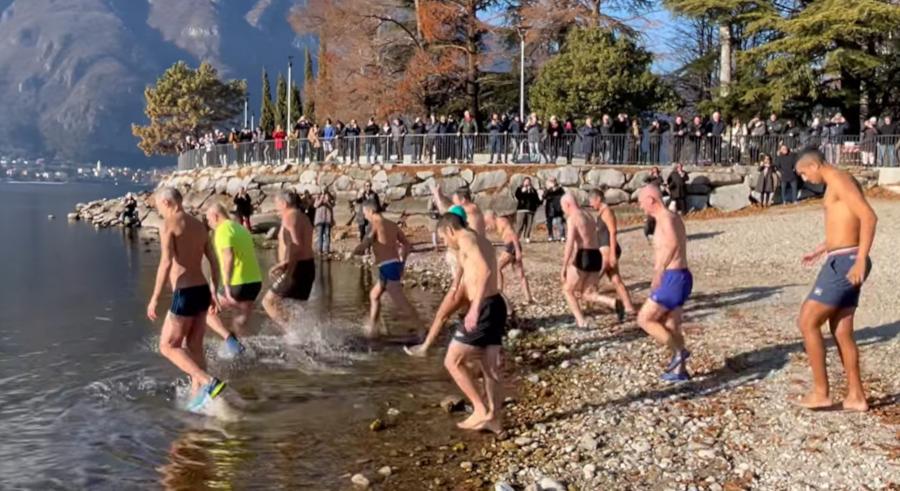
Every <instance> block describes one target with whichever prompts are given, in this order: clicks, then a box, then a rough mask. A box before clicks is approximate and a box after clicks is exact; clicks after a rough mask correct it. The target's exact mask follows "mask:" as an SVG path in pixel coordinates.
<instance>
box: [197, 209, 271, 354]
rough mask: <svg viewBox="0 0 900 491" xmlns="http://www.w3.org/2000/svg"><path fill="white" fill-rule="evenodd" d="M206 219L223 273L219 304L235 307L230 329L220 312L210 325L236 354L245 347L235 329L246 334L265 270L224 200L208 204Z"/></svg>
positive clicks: (245, 230)
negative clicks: (245, 327)
mask: <svg viewBox="0 0 900 491" xmlns="http://www.w3.org/2000/svg"><path fill="white" fill-rule="evenodd" d="M206 223H207V224H208V225H209V226H210V228H212V230H213V245H214V246H215V250H216V257H218V263H219V272H220V273H221V275H222V278H223V279H222V293H221V294H220V295H219V305H220V306H222V308H223V309H234V310H235V311H236V313H235V315H234V319H233V320H232V327H231V329H228V328H226V327H225V324H224V323H222V320H221V318H220V317H219V316H217V315H216V316H212V315H211V316H208V318H207V323H208V324H209V327H210V328H211V329H212V330H213V331H215V332H216V333H217V334H219V335H220V336H222V338H223V339H224V340H225V346H226V347H227V348H228V350H229V351H230V352H231V353H232V354H234V355H237V354H240V353H241V352H243V351H244V346H243V345H242V344H241V343H240V341H238V339H237V337H236V336H235V333H239V334H241V335H243V334H244V326H246V325H247V320H248V319H249V318H250V314H251V313H252V312H253V305H254V304H255V303H256V297H257V296H259V292H260V291H261V290H262V274H261V272H260V269H259V262H258V261H257V260H256V250H255V246H254V244H253V237H252V236H251V235H250V232H249V231H248V230H247V229H246V228H244V227H242V226H241V225H240V224H238V223H237V222H235V221H233V220H231V219H230V218H229V214H228V211H227V210H226V209H225V207H224V206H222V204H221V203H213V204H211V205H209V206H208V207H207V208H206Z"/></svg>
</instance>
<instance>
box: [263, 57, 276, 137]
mask: <svg viewBox="0 0 900 491" xmlns="http://www.w3.org/2000/svg"><path fill="white" fill-rule="evenodd" d="M262 79H263V81H262V105H261V107H260V109H259V126H260V127H261V128H262V129H263V131H265V132H266V133H267V134H271V133H272V132H273V131H275V107H274V106H273V105H272V88H271V87H270V86H269V74H268V73H267V72H266V69H265V68H263V73H262Z"/></svg>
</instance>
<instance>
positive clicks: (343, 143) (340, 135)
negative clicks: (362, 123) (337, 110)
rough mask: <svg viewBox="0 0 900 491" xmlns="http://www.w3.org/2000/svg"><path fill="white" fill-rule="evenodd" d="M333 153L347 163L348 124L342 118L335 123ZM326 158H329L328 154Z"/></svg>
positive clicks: (343, 162)
mask: <svg viewBox="0 0 900 491" xmlns="http://www.w3.org/2000/svg"><path fill="white" fill-rule="evenodd" d="M333 153H335V156H336V157H337V159H338V160H339V161H340V162H341V163H342V164H346V163H347V125H345V124H344V122H343V121H341V120H340V119H339V120H337V121H336V122H335V123H334V150H333ZM325 160H329V159H328V157H327V156H326V157H325Z"/></svg>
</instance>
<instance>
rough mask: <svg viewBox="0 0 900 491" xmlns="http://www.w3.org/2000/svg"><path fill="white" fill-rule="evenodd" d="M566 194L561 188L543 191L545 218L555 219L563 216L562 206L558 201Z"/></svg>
mask: <svg viewBox="0 0 900 491" xmlns="http://www.w3.org/2000/svg"><path fill="white" fill-rule="evenodd" d="M565 194H566V190H565V189H563V188H562V187H558V188H556V189H548V190H546V191H544V206H545V207H546V208H545V211H546V213H547V218H555V217H561V216H563V213H562V205H561V203H560V201H561V200H562V197H563V196H564V195H565Z"/></svg>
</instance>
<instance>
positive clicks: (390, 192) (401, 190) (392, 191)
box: [384, 186, 406, 201]
mask: <svg viewBox="0 0 900 491" xmlns="http://www.w3.org/2000/svg"><path fill="white" fill-rule="evenodd" d="M404 196H406V186H397V187H392V188H387V190H385V192H384V197H385V199H387V200H389V201H396V200H399V199H403V197H404Z"/></svg>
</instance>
